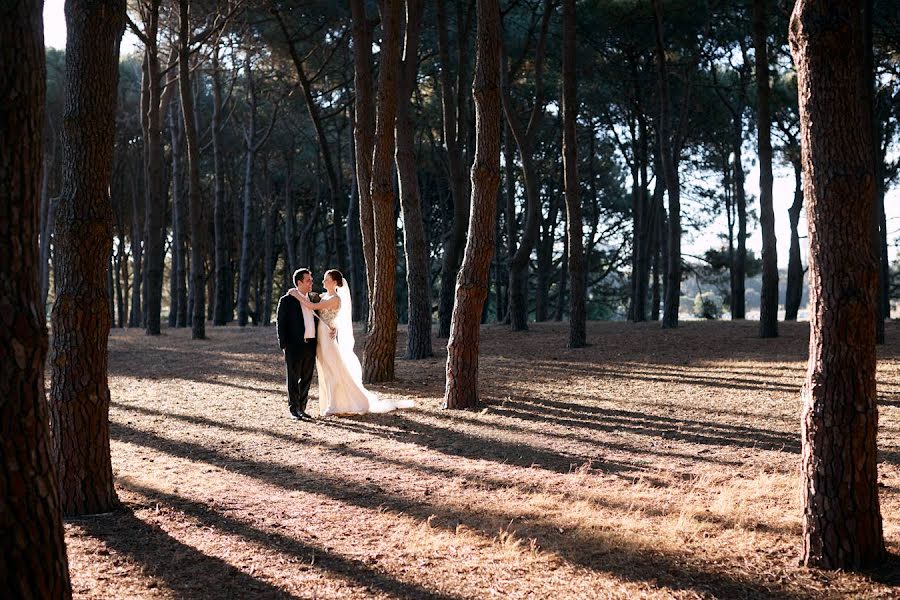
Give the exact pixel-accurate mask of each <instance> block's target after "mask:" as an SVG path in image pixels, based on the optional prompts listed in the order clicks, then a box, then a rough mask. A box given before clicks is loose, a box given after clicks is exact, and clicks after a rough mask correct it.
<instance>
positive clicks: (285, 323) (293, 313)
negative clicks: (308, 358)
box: [276, 292, 319, 350]
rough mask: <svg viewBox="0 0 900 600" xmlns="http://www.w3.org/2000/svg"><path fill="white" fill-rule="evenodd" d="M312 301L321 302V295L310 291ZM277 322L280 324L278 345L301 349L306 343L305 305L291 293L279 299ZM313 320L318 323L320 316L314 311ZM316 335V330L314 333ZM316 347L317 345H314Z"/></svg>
mask: <svg viewBox="0 0 900 600" xmlns="http://www.w3.org/2000/svg"><path fill="white" fill-rule="evenodd" d="M309 300H310V301H311V302H319V295H318V294H317V293H315V292H310V293H309ZM277 315H278V316H277V317H276V324H277V326H278V347H279V348H281V349H282V350H299V349H301V348H302V347H303V346H304V345H305V342H304V339H303V338H304V335H305V329H306V328H305V326H304V324H303V306H302V305H301V304H300V302H299V301H298V300H297V299H296V298H293V297H291V295H290V294H285V295H284V296H282V297H281V298H280V299H279V300H278V311H277ZM313 315H314V316H313V322H314V323H316V324H318V320H319V318H318V317H317V316H315V313H313ZM313 336H315V332H314V333H313ZM314 347H315V346H314Z"/></svg>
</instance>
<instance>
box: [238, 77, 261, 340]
mask: <svg viewBox="0 0 900 600" xmlns="http://www.w3.org/2000/svg"><path fill="white" fill-rule="evenodd" d="M247 82H248V89H249V94H250V106H249V111H248V113H249V114H248V117H247V119H248V126H247V129H246V131H245V132H244V140H245V144H244V147H245V151H246V155H245V157H244V192H243V196H242V207H243V210H242V213H241V222H242V224H243V226H242V228H241V261H240V272H239V275H238V297H237V318H238V325H239V326H240V327H246V325H247V320H248V318H249V311H250V278H251V276H252V274H251V272H250V271H251V269H252V268H253V263H252V254H253V248H252V246H253V243H254V242H253V231H254V229H255V226H254V222H253V185H254V182H253V176H254V174H255V166H256V165H255V164H254V163H255V162H256V109H257V103H256V86H255V85H254V82H253V74H252V73H251V72H250V67H249V65H248V66H247Z"/></svg>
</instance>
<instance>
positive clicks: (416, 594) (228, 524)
mask: <svg viewBox="0 0 900 600" xmlns="http://www.w3.org/2000/svg"><path fill="white" fill-rule="evenodd" d="M116 483H117V485H118V486H119V487H122V488H124V489H126V490H129V491H131V492H134V493H137V494H140V495H141V496H143V497H145V498H147V500H149V501H161V502H164V503H165V504H167V505H168V506H171V507H172V508H175V509H177V510H179V511H181V512H183V513H185V514H187V515H190V516H191V517H193V518H194V519H196V520H197V521H199V522H200V523H201V524H202V525H203V526H205V527H211V528H213V529H216V530H218V531H223V532H226V533H229V534H231V535H237V536H240V537H242V538H244V539H245V540H249V541H252V542H256V543H258V544H261V545H264V546H270V547H276V548H277V549H278V551H279V552H284V553H287V554H290V555H291V556H293V557H294V558H297V559H299V560H300V561H301V562H305V561H309V560H310V558H311V557H315V566H316V568H319V569H323V570H327V571H330V572H331V573H333V574H335V575H337V576H338V577H340V578H342V579H344V580H346V581H348V582H350V583H354V584H357V585H360V586H364V587H369V588H374V589H376V590H378V591H380V592H384V593H387V594H391V595H393V596H397V597H400V598H428V599H431V600H456V599H458V598H459V596H454V595H449V594H444V593H441V592H437V591H434V590H430V589H428V588H425V587H422V586H421V585H418V584H415V583H410V582H406V581H400V580H398V579H395V578H393V577H390V576H388V575H386V574H385V573H382V572H378V571H376V570H375V569H373V568H372V567H370V566H368V565H366V564H365V563H363V562H362V561H359V560H355V559H352V558H347V557H344V556H341V555H340V554H337V553H336V552H332V551H330V550H326V549H325V548H324V547H322V546H314V545H310V544H306V543H303V542H301V541H299V540H297V539H295V538H292V537H289V536H286V535H284V534H281V533H277V532H272V531H263V530H261V529H258V528H256V527H253V526H251V525H249V524H248V523H245V522H244V521H240V520H238V519H234V518H232V517H229V516H227V515H223V514H222V513H220V512H218V511H216V510H215V509H214V508H213V507H211V506H209V505H208V504H206V503H203V502H196V501H193V500H190V499H188V498H185V497H183V496H179V495H177V494H170V493H166V492H164V491H162V490H158V489H154V488H149V487H144V486H141V485H138V484H135V483H133V482H130V481H122V480H119V481H117V482H116Z"/></svg>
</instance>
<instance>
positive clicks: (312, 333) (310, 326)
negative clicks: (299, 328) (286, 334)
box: [302, 294, 316, 340]
mask: <svg viewBox="0 0 900 600" xmlns="http://www.w3.org/2000/svg"><path fill="white" fill-rule="evenodd" d="M302 295H303V297H304V298H306V299H307V300H309V295H307V294H302ZM302 309H303V337H304V338H305V339H307V340H310V339H312V338H314V337H316V322H315V320H314V319H313V311H311V310H309V309H308V308H306V307H305V306H302Z"/></svg>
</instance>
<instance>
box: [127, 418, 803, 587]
mask: <svg viewBox="0 0 900 600" xmlns="http://www.w3.org/2000/svg"><path fill="white" fill-rule="evenodd" d="M111 436H112V438H113V439H116V440H119V441H123V442H128V443H131V444H137V445H140V446H144V447H147V448H152V449H154V450H157V451H159V452H162V453H165V454H168V455H170V456H175V457H180V458H187V459H190V460H193V461H198V460H200V461H204V462H206V463H208V464H210V465H214V466H217V467H219V468H223V469H227V470H228V471H231V472H234V473H238V474H240V475H243V476H246V477H249V478H252V479H256V480H259V481H262V482H265V483H267V484H269V485H272V486H275V487H278V488H281V489H283V490H285V491H295V490H300V491H305V492H308V493H312V494H318V495H322V496H325V497H328V498H331V499H333V500H338V501H341V502H344V503H347V504H351V505H354V506H357V507H360V508H366V509H371V510H378V511H382V512H383V511H386V510H387V511H391V512H394V513H399V514H406V515H409V516H411V517H413V518H415V519H417V520H419V521H423V522H424V521H427V522H428V523H430V524H431V526H435V527H441V528H443V529H445V530H447V531H455V530H456V528H457V526H458V525H460V524H462V525H465V526H466V527H468V528H469V529H471V530H473V531H477V532H479V533H480V534H481V535H483V536H485V537H486V538H488V539H493V538H494V537H495V536H496V535H497V532H498V531H501V530H504V529H508V528H509V527H510V520H511V519H513V520H514V522H515V535H517V536H518V537H520V538H523V539H532V538H533V539H535V540H536V542H537V544H539V546H540V547H541V548H542V549H544V550H546V551H549V552H552V553H554V554H555V555H557V556H559V557H560V558H562V559H563V560H566V561H568V562H570V563H572V564H575V565H579V566H582V567H586V568H590V569H593V570H597V571H602V572H606V573H610V574H612V575H614V576H616V577H619V578H620V579H623V580H628V581H636V582H651V581H652V582H653V583H654V584H656V585H659V586H663V587H667V588H671V589H675V590H686V591H692V592H694V593H697V594H712V595H714V596H718V597H728V598H732V597H744V596H766V597H771V598H785V599H793V598H799V597H801V596H797V595H796V594H794V593H792V592H790V591H788V590H783V589H781V588H780V587H778V586H777V584H771V585H766V584H763V583H760V582H757V581H753V580H749V579H747V580H741V579H736V578H734V577H732V576H729V575H726V574H723V573H717V572H714V571H711V570H709V569H708V568H707V567H706V566H700V565H697V564H693V563H692V559H691V558H690V557H688V556H677V555H669V554H665V553H663V552H660V551H657V550H650V549H646V548H640V547H636V546H633V545H630V544H628V543H627V541H624V540H621V539H613V538H611V537H609V536H608V535H607V534H605V533H604V532H601V531H587V530H577V529H576V530H574V531H568V532H564V531H563V529H562V528H561V527H560V526H559V524H558V523H557V522H555V521H554V520H552V519H549V518H546V517H532V516H529V517H528V518H521V517H517V515H510V514H509V513H507V512H505V511H495V510H491V509H487V508H484V507H482V508H480V509H479V510H478V511H470V510H464V509H461V508H455V507H452V506H447V505H444V504H438V503H436V502H424V501H419V500H413V499H410V498H407V497H405V496H401V495H397V494H395V493H392V492H389V491H386V490H384V489H382V488H380V487H379V486H378V485H373V484H363V483H359V482H354V481H350V480H348V479H347V478H343V477H335V476H332V475H330V474H328V473H324V472H321V471H311V470H309V469H307V468H305V467H303V466H301V465H294V466H291V467H285V466H281V465H277V464H271V463H267V462H262V461H257V460H252V459H247V458H237V457H233V456H229V455H226V454H224V453H222V452H219V451H217V450H213V449H210V448H206V447H204V446H201V445H199V444H193V443H190V442H183V441H175V440H171V439H168V438H165V437H162V436H159V435H156V434H154V433H150V432H146V431H141V430H139V429H135V428H132V427H128V426H123V425H121V424H113V425H112V428H111Z"/></svg>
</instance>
